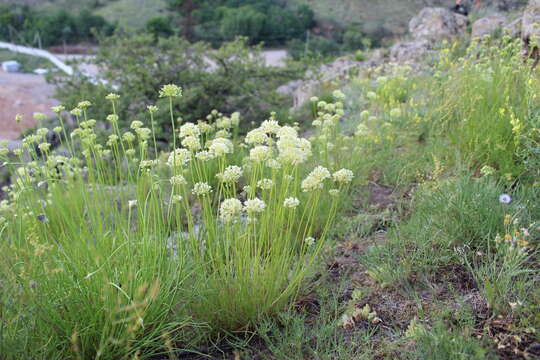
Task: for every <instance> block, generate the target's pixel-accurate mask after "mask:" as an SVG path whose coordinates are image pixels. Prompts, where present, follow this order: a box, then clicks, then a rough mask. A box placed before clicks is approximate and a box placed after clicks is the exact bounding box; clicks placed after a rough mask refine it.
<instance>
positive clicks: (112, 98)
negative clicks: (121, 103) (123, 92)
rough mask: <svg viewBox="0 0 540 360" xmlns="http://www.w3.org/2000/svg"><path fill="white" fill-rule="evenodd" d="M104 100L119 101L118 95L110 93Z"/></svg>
mask: <svg viewBox="0 0 540 360" xmlns="http://www.w3.org/2000/svg"><path fill="white" fill-rule="evenodd" d="M105 99H107V100H111V101H112V100H118V99H120V95H118V94H114V93H110V94H109V95H107V96H105Z"/></svg>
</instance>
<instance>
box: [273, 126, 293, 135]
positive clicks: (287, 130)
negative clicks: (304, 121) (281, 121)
mask: <svg viewBox="0 0 540 360" xmlns="http://www.w3.org/2000/svg"><path fill="white" fill-rule="evenodd" d="M276 135H277V137H278V138H282V137H285V136H291V137H295V138H297V137H298V131H296V129H295V128H293V127H291V126H282V127H281V128H279V130H278V131H277V133H276Z"/></svg>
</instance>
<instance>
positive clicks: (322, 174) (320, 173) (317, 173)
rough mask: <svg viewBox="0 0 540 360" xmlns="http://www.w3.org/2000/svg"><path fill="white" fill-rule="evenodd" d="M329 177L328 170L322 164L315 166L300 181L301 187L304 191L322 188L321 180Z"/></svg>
mask: <svg viewBox="0 0 540 360" xmlns="http://www.w3.org/2000/svg"><path fill="white" fill-rule="evenodd" d="M328 178H330V171H328V169H327V168H325V167H323V166H317V167H316V168H315V169H313V171H312V172H311V173H310V174H309V175H308V176H307V177H306V178H305V179H304V180H303V181H302V184H301V187H302V190H303V191H304V192H307V191H313V190H317V189H322V188H323V186H324V184H323V181H324V180H326V179H328Z"/></svg>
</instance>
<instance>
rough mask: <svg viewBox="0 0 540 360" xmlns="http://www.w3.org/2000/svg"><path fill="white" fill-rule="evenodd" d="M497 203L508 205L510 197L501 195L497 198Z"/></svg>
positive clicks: (510, 200)
mask: <svg viewBox="0 0 540 360" xmlns="http://www.w3.org/2000/svg"><path fill="white" fill-rule="evenodd" d="M499 202H500V203H501V204H510V203H511V202H512V197H511V196H510V195H508V194H501V196H499Z"/></svg>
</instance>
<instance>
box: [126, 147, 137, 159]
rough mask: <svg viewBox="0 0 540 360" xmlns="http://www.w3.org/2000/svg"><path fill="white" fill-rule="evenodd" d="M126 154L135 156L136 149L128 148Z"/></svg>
mask: <svg viewBox="0 0 540 360" xmlns="http://www.w3.org/2000/svg"><path fill="white" fill-rule="evenodd" d="M126 156H129V157H131V156H135V149H127V150H126Z"/></svg>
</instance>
